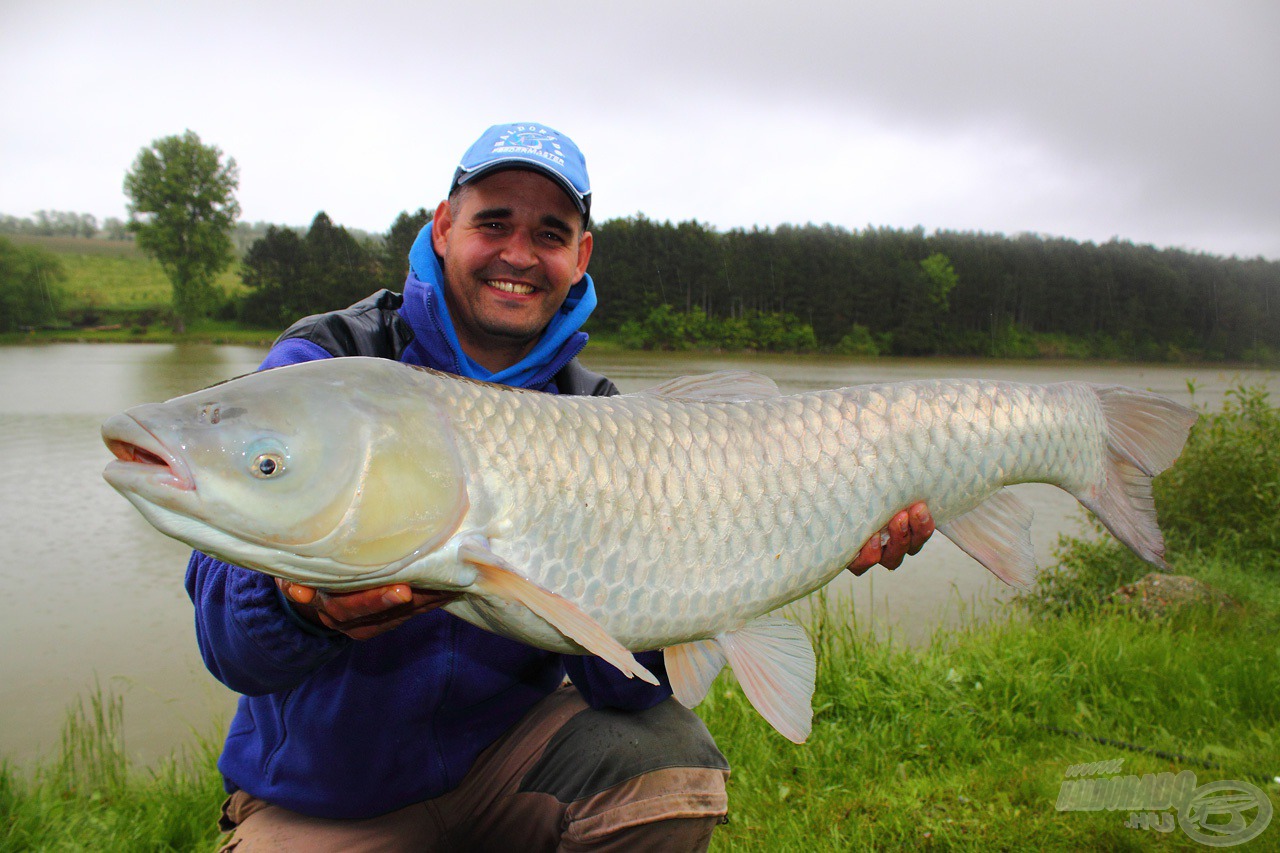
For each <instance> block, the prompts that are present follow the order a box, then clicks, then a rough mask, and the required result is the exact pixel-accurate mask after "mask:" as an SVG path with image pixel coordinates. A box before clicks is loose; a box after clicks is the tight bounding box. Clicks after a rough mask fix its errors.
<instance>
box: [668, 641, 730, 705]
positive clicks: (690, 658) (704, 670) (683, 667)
mask: <svg viewBox="0 0 1280 853" xmlns="http://www.w3.org/2000/svg"><path fill="white" fill-rule="evenodd" d="M662 659H663V662H664V663H665V664H666V667H667V677H668V678H669V679H670V680H671V690H672V691H673V692H674V693H675V694H676V699H677V700H679V702H680V704H681V705H684V706H685V707H686V708H693V707H694V706H696V705H698V704H699V703H701V702H702V700H703V699H705V698H706V696H707V691H708V690H710V689H711V682H713V681H715V680H716V676H717V675H719V674H720V670H722V669H724V665H725V663H727V660H728V659H727V658H725V656H724V651H723V650H722V649H721V648H720V643H719V642H718V641H717V640H714V639H711V640H696V641H694V642H692V643H681V644H680V645H678V646H667V648H665V649H663V652H662Z"/></svg>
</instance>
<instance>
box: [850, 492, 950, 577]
mask: <svg viewBox="0 0 1280 853" xmlns="http://www.w3.org/2000/svg"><path fill="white" fill-rule="evenodd" d="M932 535H933V516H932V515H930V514H929V509H928V507H926V506H925V505H924V503H922V502H921V503H913V504H912V505H911V506H909V507H907V508H906V509H904V510H903V511H902V512H900V513H898V514H897V515H895V516H894V517H893V518H892V519H890V521H889V523H888V524H886V525H885V527H884V529H883V530H881V531H880V532H879V533H877V534H876V535H875V536H872V537H871V538H870V539H869V540H867V544H866V545H863V546H862V550H861V551H859V552H858V556H857V557H855V558H854V560H853V562H852V563H850V564H849V571H851V572H853V574H854V576H855V577H861V576H862V575H863V574H865V573H866V571H867V569H869V568H871V567H872V566H874V565H876V564H877V563H879V564H880V565H882V566H884V567H885V568H886V569H889V570H890V571H892V570H894V569H896V568H898V566H901V565H902V559H903V557H905V556H906V555H908V554H915V553H918V552H919V551H920V549H921V548H923V547H924V543H925V542H927V541H928V540H929V537H930V536H932ZM881 539H885V540H886V541H885V542H884V544H883V545H882V544H881V542H880V540H881Z"/></svg>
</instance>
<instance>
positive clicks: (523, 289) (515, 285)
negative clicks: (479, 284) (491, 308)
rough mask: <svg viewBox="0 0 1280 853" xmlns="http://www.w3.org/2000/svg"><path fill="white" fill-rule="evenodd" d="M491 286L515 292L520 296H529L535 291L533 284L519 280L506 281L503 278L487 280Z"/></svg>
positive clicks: (505, 291) (506, 291)
mask: <svg viewBox="0 0 1280 853" xmlns="http://www.w3.org/2000/svg"><path fill="white" fill-rule="evenodd" d="M485 283H486V284H488V285H489V286H490V287H493V288H497V289H498V290H501V291H502V292H503V293H514V294H517V295H520V296H527V295H528V294H530V293H533V291H534V289H535V288H534V287H533V285H531V284H524V283H522V282H518V281H505V280H503V279H490V280H488V281H487V282H485Z"/></svg>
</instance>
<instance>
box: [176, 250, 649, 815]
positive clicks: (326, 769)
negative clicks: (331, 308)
mask: <svg viewBox="0 0 1280 853" xmlns="http://www.w3.org/2000/svg"><path fill="white" fill-rule="evenodd" d="M429 229H430V225H428V226H427V228H426V229H424V230H423V234H421V235H419V237H418V242H417V243H415V245H414V251H413V252H411V253H410V261H411V272H410V274H409V278H408V280H407V281H406V283H405V292H404V297H405V298H404V304H403V305H402V307H401V308H400V316H401V317H403V318H404V319H405V320H406V321H407V322H408V323H409V325H410V327H411V328H412V329H413V331H414V334H415V339H414V341H413V343H412V344H411V345H410V346H409V347H408V348H406V350H405V353H404V355H403V356H402V360H403V361H405V362H407V363H411V364H418V365H424V366H428V367H434V368H436V369H439V370H446V371H449V372H453V373H461V374H463V375H468V376H475V377H476V378H484V379H490V380H495V379H496V380H500V381H502V382H504V383H506V384H511V385H519V386H521V387H525V388H537V389H542V390H546V391H552V392H554V391H555V384H554V381H553V378H554V376H555V374H556V373H557V372H558V371H559V370H560V369H561V368H563V367H564V365H565V364H567V363H568V362H569V360H570V359H572V358H573V357H574V356H575V355H577V354H578V352H580V351H581V350H582V347H583V346H585V344H586V341H587V336H586V335H585V334H584V333H583V332H581V331H579V326H581V324H582V321H583V320H585V319H586V317H587V315H588V314H590V312H591V309H592V308H593V307H594V306H595V290H594V286H593V284H592V282H591V279H590V278H589V277H585V276H584V278H583V280H582V281H580V282H578V283H577V284H576V285H574V287H573V289H572V290H571V291H570V299H568V300H566V302H565V305H564V307H563V308H562V309H561V312H560V313H559V314H557V316H556V318H555V319H554V320H553V321H552V323H551V325H550V326H549V327H548V330H547V332H546V333H545V334H544V336H543V338H542V340H540V341H539V343H538V344H537V345H536V346H535V348H534V350H533V352H532V353H531V354H530V355H529V356H528V357H527V358H525V359H524V360H523V361H521V362H520V363H519V364H517V365H515V366H514V367H512V368H509V369H508V370H504V371H502V372H501V373H499V374H497V375H496V376H491V375H485V374H487V371H484V368H482V367H480V366H479V365H476V364H475V363H474V362H471V361H470V359H468V358H467V357H466V354H465V353H463V352H462V350H461V347H460V346H459V345H458V341H457V337H456V335H454V334H453V327H452V324H451V323H450V321H449V318H448V313H447V309H446V307H445V304H444V299H443V298H442V294H441V291H440V287H441V284H442V278H443V276H442V272H441V269H440V264H439V261H438V259H437V258H436V257H435V255H434V253H431V252H430V251H429V250H430V242H429V238H430V234H429ZM424 235H425V238H426V240H427V242H426V243H425V246H426V248H427V250H428V251H427V254H425V255H424V254H423V252H422V251H420V249H421V246H422V244H423V242H424ZM327 357H330V354H329V353H328V352H326V351H325V350H324V349H322V348H321V347H319V346H318V345H316V344H315V343H312V342H311V341H308V340H304V339H301V338H289V339H286V340H284V341H281V342H280V343H278V344H277V345H276V346H275V347H273V348H272V350H271V352H270V353H269V354H268V355H267V358H266V360H265V361H264V362H263V367H264V368H267V367H277V366H281V365H284V364H292V363H295V362H299V361H308V360H311V359H316V358H327ZM186 585H187V592H188V594H189V595H190V596H191V600H192V602H193V603H194V605H195V617H196V620H195V621H196V638H197V641H198V642H199V645H200V651H201V654H202V655H203V656H204V660H205V664H206V666H208V668H209V671H210V672H211V673H213V675H214V676H215V677H216V678H217V679H218V680H219V681H221V682H222V683H223V684H225V685H227V686H228V687H230V688H231V689H232V690H235V691H237V692H239V693H241V694H243V696H242V697H241V699H240V703H239V707H238V709H237V711H236V715H235V718H234V719H233V720H232V723H231V728H230V731H229V733H228V735H227V742H226V746H225V747H224V749H223V753H222V756H221V758H220V759H219V761H218V768H219V769H220V770H221V771H222V774H223V777H224V780H225V784H226V788H227V790H228V791H234V790H236V789H244V790H246V791H248V792H249V793H251V794H253V795H254V796H256V797H260V798H262V799H264V800H267V801H269V802H272V803H275V804H277V805H280V806H283V807H285V808H287V809H290V810H293V811H296V812H300V813H302V814H307V815H313V816H316V817H325V818H367V817H373V816H376V815H378V814H383V813H386V812H390V811H394V810H395V809H399V808H403V807H404V806H406V805H409V804H411V803H415V802H420V801H422V800H427V799H431V798H433V797H437V796H440V795H441V794H444V793H446V792H447V791H449V790H451V789H452V788H454V787H456V786H457V785H458V784H459V783H460V782H461V780H462V777H463V776H464V775H465V774H466V772H467V771H468V770H469V769H470V768H471V765H472V764H473V763H474V761H475V759H476V757H477V756H478V755H479V754H480V752H481V751H482V750H483V749H484V748H485V747H487V746H488V745H489V744H491V743H492V742H493V741H495V740H496V739H497V738H498V737H499V736H500V735H501V734H503V733H504V732H505V731H506V730H507V729H509V728H510V727H511V726H512V725H514V724H515V723H516V721H518V720H519V719H520V718H521V717H522V716H523V715H524V714H525V712H526V711H528V710H529V708H530V707H532V706H533V705H534V704H535V703H536V702H538V701H539V700H540V699H542V698H543V697H544V696H546V695H547V694H549V693H550V692H551V691H553V690H555V689H556V687H557V686H559V684H560V682H561V681H562V680H563V678H564V676H565V674H566V672H567V673H568V675H569V676H570V678H571V679H572V680H573V682H574V684H575V685H577V687H578V689H579V690H580V691H581V692H582V694H583V696H584V697H585V698H586V700H587V701H588V702H589V703H590V704H591V705H592V706H594V707H597V708H599V707H616V708H623V709H629V710H640V709H643V708H648V707H652V706H653V705H656V704H658V703H659V702H661V701H662V700H664V699H666V698H667V697H668V696H670V695H671V689H670V687H669V686H668V685H667V681H666V678H665V669H664V668H663V666H662V658H661V653H659V652H649V653H644V654H642V655H640V656H639V658H640V660H641V662H642V663H643V664H644V665H645V666H646V667H648V668H649V669H650V670H651V671H653V672H654V673H655V674H656V675H658V676H659V678H660V679H661V680H662V681H663V686H662V687H652V686H650V685H648V684H644V683H642V682H640V681H639V680H638V679H636V680H629V679H627V678H626V677H625V676H623V675H622V674H621V673H620V672H618V671H617V670H616V669H614V668H613V667H612V666H611V665H609V664H607V663H605V662H603V661H601V660H599V659H597V658H594V657H573V656H567V655H557V654H553V653H550V652H545V651H542V650H540V649H533V648H530V647H528V646H524V645H522V644H520V643H516V642H514V641H512V640H508V639H506V638H504V637H499V636H497V635H495V634H490V633H488V632H486V631H482V630H480V629H479V628H476V627H474V626H472V625H470V624H468V623H466V622H463V621H462V620H460V619H457V618H455V617H454V616H451V615H449V614H448V613H446V612H444V611H443V610H435V611H432V612H430V613H425V614H422V615H419V616H416V617H414V618H413V619H411V620H409V621H408V622H407V623H405V624H404V625H401V626H400V627H398V628H396V629H395V630H392V631H389V632H387V633H386V634H382V635H381V636H378V637H374V638H373V639H371V640H365V641H363V642H357V641H354V640H351V639H349V638H347V637H346V636H344V635H342V634H338V633H336V632H331V631H325V630H323V629H320V628H317V627H315V626H314V625H312V624H311V623H309V622H304V621H303V620H301V619H300V618H299V617H298V616H297V615H296V614H295V613H293V611H292V610H291V609H290V607H289V605H288V604H287V603H286V602H285V600H284V599H283V597H282V596H281V594H280V593H279V590H278V589H277V587H276V585H275V582H274V581H273V580H272V579H271V578H269V577H267V576H266V575H263V574H260V573H258V572H252V571H249V570H247V569H243V568H240V567H238V566H232V565H229V564H227V563H224V562H221V561H219V560H216V559H214V558H212V557H209V556H207V555H205V554H201V553H199V552H196V553H194V554H193V555H192V557H191V562H190V564H189V566H188V568H187V582H186Z"/></svg>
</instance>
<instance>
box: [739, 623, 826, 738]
mask: <svg viewBox="0 0 1280 853" xmlns="http://www.w3.org/2000/svg"><path fill="white" fill-rule="evenodd" d="M716 639H717V640H718V641H719V643H720V647H721V648H722V649H723V650H724V655H725V657H726V658H728V659H729V664H730V665H731V666H732V667H733V672H734V675H736V676H737V678H738V683H739V684H741V685H742V692H743V693H745V694H746V695H747V699H748V701H750V702H751V705H752V707H754V708H755V709H756V710H757V711H759V712H760V715H761V716H762V717H764V718H765V719H766V720H768V721H769V724H770V725H771V726H773V727H774V728H775V729H777V730H778V732H779V733H781V734H782V735H783V736H784V737H786V738H787V739H788V740H791V741H794V742H796V743H804V742H805V740H806V739H807V738H808V737H809V732H810V731H811V730H812V729H813V686H814V681H815V678H816V676H817V670H818V665H817V661H816V660H815V659H814V656H813V645H812V644H811V643H810V642H809V637H808V635H806V634H805V632H804V629H803V628H801V627H800V626H799V625H797V624H795V623H794V622H789V621H787V620H786V619H783V618H782V617H780V616H762V617H760V618H759V619H757V620H755V621H754V622H750V623H748V624H747V625H746V626H744V627H742V628H740V629H738V630H736V631H729V632H727V633H724V634H720V635H718V636H717V637H716Z"/></svg>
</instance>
